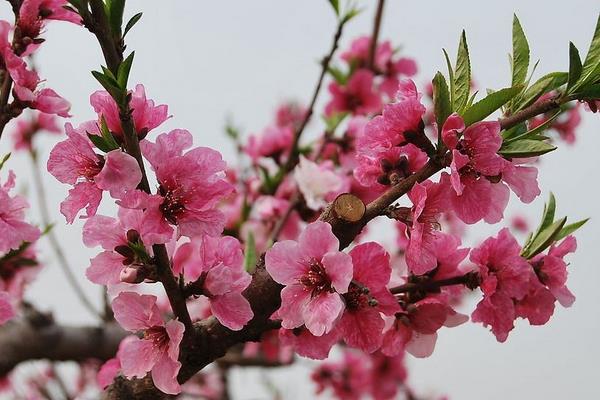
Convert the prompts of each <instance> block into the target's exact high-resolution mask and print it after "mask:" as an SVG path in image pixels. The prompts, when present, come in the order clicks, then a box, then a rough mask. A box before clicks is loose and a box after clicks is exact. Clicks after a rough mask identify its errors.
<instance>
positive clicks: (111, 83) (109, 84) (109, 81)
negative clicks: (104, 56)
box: [92, 71, 126, 105]
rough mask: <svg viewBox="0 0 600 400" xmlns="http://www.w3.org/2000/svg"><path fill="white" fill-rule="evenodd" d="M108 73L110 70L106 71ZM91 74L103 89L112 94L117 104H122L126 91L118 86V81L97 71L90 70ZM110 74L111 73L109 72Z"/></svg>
mask: <svg viewBox="0 0 600 400" xmlns="http://www.w3.org/2000/svg"><path fill="white" fill-rule="evenodd" d="M108 73H110V71H108ZM92 75H93V76H94V78H96V80H97V81H98V82H100V84H101V85H102V87H103V88H104V89H106V91H107V92H108V93H109V94H110V95H111V96H112V98H113V99H114V100H115V101H116V102H117V104H118V105H122V104H123V102H124V101H125V94H126V91H125V90H123V89H121V88H120V87H119V83H118V82H117V81H116V80H115V79H114V78H113V77H111V76H110V75H107V74H103V73H102V72H99V71H92ZM111 75H112V74H111Z"/></svg>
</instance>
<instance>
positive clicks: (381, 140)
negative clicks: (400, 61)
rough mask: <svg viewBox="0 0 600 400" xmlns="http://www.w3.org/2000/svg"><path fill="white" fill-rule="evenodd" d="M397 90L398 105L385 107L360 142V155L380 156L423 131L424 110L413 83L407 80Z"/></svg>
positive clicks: (366, 128)
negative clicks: (406, 133)
mask: <svg viewBox="0 0 600 400" xmlns="http://www.w3.org/2000/svg"><path fill="white" fill-rule="evenodd" d="M397 89H398V91H397V93H396V100H397V101H396V102H395V103H391V104H386V105H385V106H384V108H383V113H382V115H379V116H377V117H375V118H373V119H372V120H371V121H370V122H369V123H368V124H367V126H366V127H365V132H364V134H363V135H362V136H360V137H359V138H358V140H357V145H356V148H357V152H358V154H364V155H368V156H378V155H379V154H380V153H381V152H384V151H386V150H388V149H390V148H392V147H394V146H399V145H402V144H405V142H406V141H405V138H404V133H405V132H409V131H410V132H417V131H419V130H420V129H421V124H422V118H423V115H424V114H425V106H423V104H421V100H420V99H421V95H420V94H419V93H418V91H417V87H416V86H415V84H414V82H413V81H411V80H408V79H406V80H402V81H400V84H399V86H398V87H397Z"/></svg>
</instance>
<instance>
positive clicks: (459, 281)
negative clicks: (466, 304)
mask: <svg viewBox="0 0 600 400" xmlns="http://www.w3.org/2000/svg"><path fill="white" fill-rule="evenodd" d="M453 285H465V286H467V287H469V288H471V289H473V288H475V287H477V286H478V285H479V274H478V273H477V272H467V273H466V274H464V275H460V276H455V277H452V278H447V279H440V280H438V281H432V280H428V281H425V282H409V283H405V284H403V285H400V286H396V287H393V288H391V289H390V292H391V293H392V294H399V293H408V292H416V291H425V292H435V291H437V290H439V289H440V288H441V287H443V286H453Z"/></svg>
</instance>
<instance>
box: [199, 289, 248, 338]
mask: <svg viewBox="0 0 600 400" xmlns="http://www.w3.org/2000/svg"><path fill="white" fill-rule="evenodd" d="M210 309H211V311H212V313H213V315H214V316H215V317H216V318H217V319H218V320H219V322H220V323H221V324H223V325H225V326H226V327H228V328H229V329H231V330H234V331H239V330H240V329H242V328H243V327H244V325H246V323H248V321H250V320H251V319H252V317H253V316H254V313H253V312H252V308H250V303H248V300H246V298H245V297H244V296H242V294H241V293H227V294H225V295H223V296H217V297H215V298H213V299H211V301H210Z"/></svg>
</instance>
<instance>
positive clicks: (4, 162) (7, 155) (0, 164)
mask: <svg viewBox="0 0 600 400" xmlns="http://www.w3.org/2000/svg"><path fill="white" fill-rule="evenodd" d="M10 154H11V153H7V154H6V155H4V157H2V160H0V171H1V170H2V167H4V164H6V162H7V161H8V159H9V158H10Z"/></svg>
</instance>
